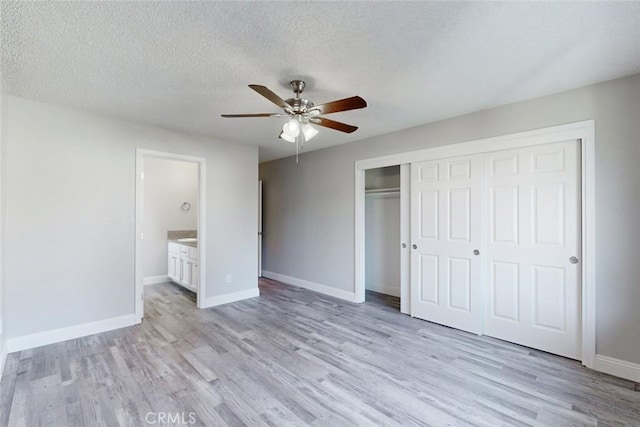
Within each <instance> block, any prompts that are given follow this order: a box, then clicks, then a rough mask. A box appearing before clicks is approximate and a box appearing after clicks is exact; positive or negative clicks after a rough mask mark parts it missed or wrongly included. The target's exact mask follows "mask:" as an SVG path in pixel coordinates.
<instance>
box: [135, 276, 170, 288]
mask: <svg viewBox="0 0 640 427" xmlns="http://www.w3.org/2000/svg"><path fill="white" fill-rule="evenodd" d="M170 281H171V279H169V276H167V275H166V274H165V275H163V276H149V277H145V278H144V279H142V283H143V284H144V285H145V286H146V285H156V284H158V283H167V282H170Z"/></svg>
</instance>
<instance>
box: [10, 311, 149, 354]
mask: <svg viewBox="0 0 640 427" xmlns="http://www.w3.org/2000/svg"><path fill="white" fill-rule="evenodd" d="M138 323H140V322H139V319H136V316H135V315H134V314H127V315H126V316H119V317H112V318H110V319H104V320H98V321H96V322H89V323H83V324H80V325H74V326H69V327H66V328H60V329H52V330H50V331H45V332H38V333H35V334H30V335H24V336H21V337H16V338H10V339H8V340H7V342H6V347H7V348H6V351H7V353H14V352H16V351H22V350H29V349H31V348H36V347H41V346H43V345H49V344H55V343H58V342H62V341H67V340H72V339H75V338H80V337H86V336H87V335H93V334H99V333H101V332H107V331H111V330H114V329H120V328H125V327H127V326H132V325H135V324H138Z"/></svg>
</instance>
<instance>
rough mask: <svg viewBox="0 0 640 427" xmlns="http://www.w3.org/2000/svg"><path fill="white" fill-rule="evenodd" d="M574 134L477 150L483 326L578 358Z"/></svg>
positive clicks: (505, 336)
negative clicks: (483, 238)
mask: <svg viewBox="0 0 640 427" xmlns="http://www.w3.org/2000/svg"><path fill="white" fill-rule="evenodd" d="M578 150H579V146H578V141H568V142H561V143H553V144H548V145H539V146H535V147H528V148H522V149H517V150H510V151H499V152H494V153H487V154H485V155H484V180H485V187H484V192H483V206H484V209H485V212H484V218H485V221H486V222H485V224H484V228H485V229H486V230H487V231H488V236H487V237H488V238H487V245H486V254H484V255H486V257H484V258H483V259H486V262H487V265H486V268H485V279H484V284H485V301H486V303H485V310H484V311H485V329H484V333H485V334H487V335H490V336H493V337H496V338H500V339H504V340H507V341H511V342H515V343H518V344H522V345H526V346H529V347H534V348H537V349H540V350H545V351H548V352H551V353H555V354H559V355H562V356H566V357H570V358H573V359H579V358H580V354H581V350H580V348H581V345H580V337H581V333H580V330H581V317H582V316H581V307H582V305H581V299H582V296H581V288H580V283H581V281H580V270H581V269H580V263H579V260H578V257H579V256H580V220H579V218H580V178H579V177H580V160H579V159H580V156H579V152H578Z"/></svg>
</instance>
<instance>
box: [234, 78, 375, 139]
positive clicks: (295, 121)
mask: <svg viewBox="0 0 640 427" xmlns="http://www.w3.org/2000/svg"><path fill="white" fill-rule="evenodd" d="M290 85H291V89H293V92H294V93H295V97H294V98H289V99H287V100H284V99H282V98H280V97H279V96H278V95H276V94H275V93H274V92H272V91H271V90H270V89H268V88H267V87H265V86H260V85H249V87H250V88H251V89H253V90H255V91H256V92H258V93H259V94H260V95H262V96H264V97H265V98H267V99H268V100H269V101H271V102H273V103H274V104H276V105H277V106H278V107H280V108H282V109H283V110H284V113H256V114H222V117H225V118H247V117H287V116H288V117H289V120H288V121H287V122H286V123H285V124H284V126H283V127H282V132H281V133H280V135H279V136H278V137H279V138H281V139H284V140H285V141H289V142H294V143H296V147H297V145H298V143H301V144H303V146H304V142H305V141H309V140H310V139H311V138H313V137H314V136H316V135H317V134H318V130H317V129H316V128H314V127H313V126H311V125H312V124H314V125H318V126H323V127H327V128H331V129H335V130H338V131H340V132H345V133H352V132H355V131H356V130H357V129H358V128H357V127H356V126H352V125H348V124H346V123H341V122H336V121H335V120H330V119H327V118H325V117H320V116H321V115H323V114H331V113H338V112H340V111H348V110H356V109H358V108H364V107H366V106H367V102H366V101H365V100H364V99H362V98H360V97H359V96H352V97H350V98H345V99H340V100H337V101H332V102H327V103H326V104H321V105H314V104H313V102H311V101H310V100H309V99H305V98H301V97H300V94H301V93H302V91H303V90H304V87H305V83H304V82H303V81H302V80H293V81H291V82H290Z"/></svg>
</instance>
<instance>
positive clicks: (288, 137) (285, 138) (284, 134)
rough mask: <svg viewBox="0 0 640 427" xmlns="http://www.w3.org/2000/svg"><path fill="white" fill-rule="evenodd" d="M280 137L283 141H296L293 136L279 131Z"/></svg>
mask: <svg viewBox="0 0 640 427" xmlns="http://www.w3.org/2000/svg"><path fill="white" fill-rule="evenodd" d="M280 138H282V139H284V140H285V141H289V142H296V138H295V137H291V136H289V135H287V134H286V133H284V132H281V133H280Z"/></svg>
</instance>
